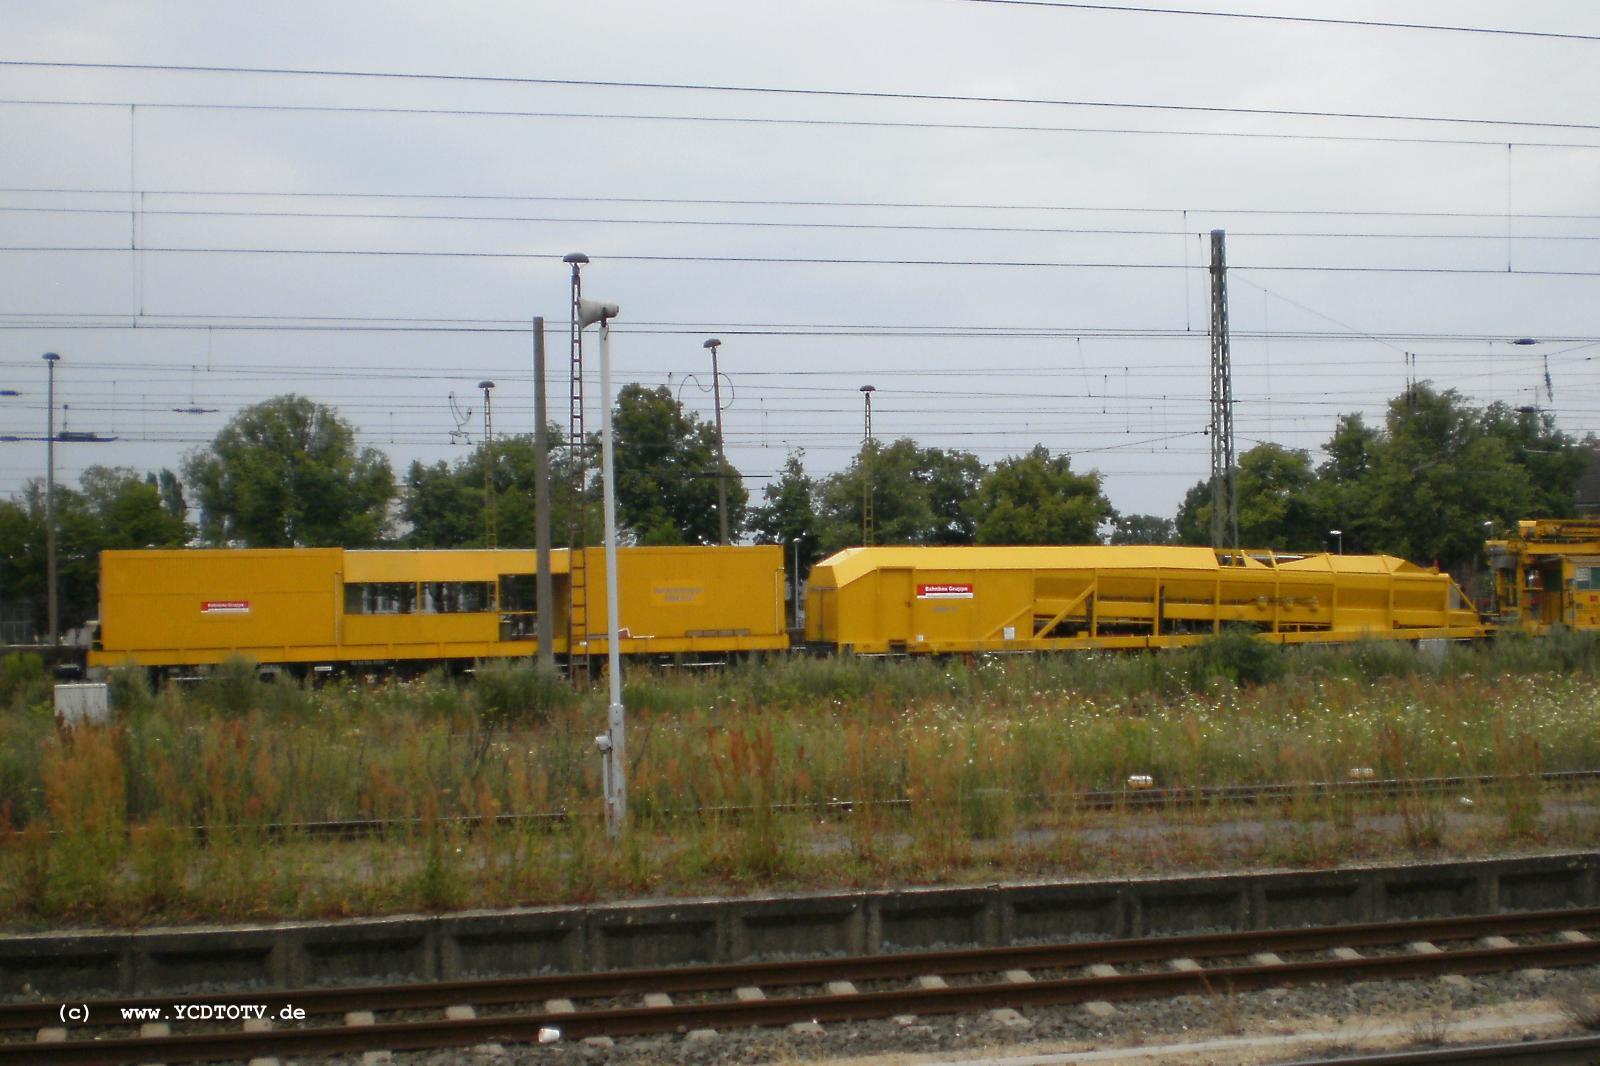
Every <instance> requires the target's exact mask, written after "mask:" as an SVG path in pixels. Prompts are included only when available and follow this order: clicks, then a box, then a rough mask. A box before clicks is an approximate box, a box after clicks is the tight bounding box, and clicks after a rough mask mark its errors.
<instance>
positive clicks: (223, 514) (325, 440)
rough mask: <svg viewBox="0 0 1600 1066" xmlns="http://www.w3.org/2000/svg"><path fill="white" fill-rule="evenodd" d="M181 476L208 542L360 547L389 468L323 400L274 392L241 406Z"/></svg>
mask: <svg viewBox="0 0 1600 1066" xmlns="http://www.w3.org/2000/svg"><path fill="white" fill-rule="evenodd" d="M184 475H185V477H187V478H188V481H189V485H190V487H191V488H192V489H193V490H194V493H195V497H196V501H197V502H198V504H199V508H200V533H201V536H202V537H204V538H205V540H207V541H208V542H210V543H212V544H236V545H241V546H245V547H266V548H287V547H304V546H323V547H332V546H344V547H366V546H369V545H373V544H377V543H379V542H380V541H381V540H382V539H383V536H384V531H385V527H386V524H387V517H388V505H389V501H390V500H391V499H393V498H394V494H395V485H394V475H393V473H392V472H391V470H390V469H389V460H388V459H387V458H386V457H385V456H384V455H383V453H382V452H379V451H378V450H377V449H375V448H358V447H357V446H356V443H355V428H354V427H353V426H351V425H350V423H348V422H346V421H344V419H342V418H340V417H339V415H338V413H337V412H335V411H334V410H333V409H332V408H330V407H324V406H323V405H321V404H317V403H313V402H312V401H311V400H308V399H306V398H305V397H303V396H294V395H288V396H278V397H275V398H273V399H270V400H266V401H264V402H262V403H258V404H256V405H255V406H253V407H247V408H245V409H244V410H243V411H240V412H239V414H237V415H236V416H234V418H233V419H232V420H231V421H230V422H229V423H228V424H227V425H226V426H224V427H223V429H222V431H221V432H220V433H218V434H217V436H216V439H215V440H213V441H212V442H211V446H210V448H208V449H201V450H196V451H193V452H191V453H189V455H188V457H187V458H186V459H185V460H184Z"/></svg>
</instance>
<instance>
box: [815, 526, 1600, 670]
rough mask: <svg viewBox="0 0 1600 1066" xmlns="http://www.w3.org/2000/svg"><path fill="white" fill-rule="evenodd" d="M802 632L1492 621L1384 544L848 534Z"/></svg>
mask: <svg viewBox="0 0 1600 1066" xmlns="http://www.w3.org/2000/svg"><path fill="white" fill-rule="evenodd" d="M1597 573H1600V572H1597ZM806 607H807V615H806V640H807V642H808V643H809V644H826V645H830V646H834V647H837V648H838V649H840V650H850V651H855V652H860V653H864V654H888V653H901V652H905V653H919V652H922V653H963V652H1024V651H1057V650H1071V649H1089V648H1124V649H1135V648H1161V647H1177V646H1182V645H1186V644H1193V643H1198V642H1200V641H1202V640H1204V639H1205V638H1206V637H1207V636H1210V635H1212V634H1214V633H1216V632H1218V631H1219V630H1220V629H1222V628H1223V627H1226V626H1233V625H1244V626H1248V627H1251V628H1253V629H1254V630H1256V631H1257V632H1258V634H1259V635H1260V636H1261V637H1263V638H1264V639H1267V640H1271V641H1275V642H1278V643H1282V644H1315V643H1343V642H1350V641H1356V640H1362V639H1367V638H1383V639H1405V640H1421V639H1430V638H1448V639H1465V638H1476V637H1482V636H1483V635H1484V632H1485V630H1484V626H1483V623H1482V622H1481V620H1480V619H1479V617H1478V613H1477V611H1475V610H1474V609H1473V608H1472V605H1471V604H1470V603H1469V602H1468V601H1467V599H1466V598H1465V597H1464V596H1463V595H1462V594H1461V590H1460V589H1459V588H1458V587H1457V586H1456V583H1455V582H1454V581H1453V580H1451V578H1450V577H1449V576H1448V575H1446V574H1441V573H1438V572H1436V571H1433V570H1430V569H1425V568H1423V567H1419V566H1416V565H1415V564H1413V563H1408V562H1406V561H1405V560H1403V559H1397V558H1394V557H1393V556H1387V555H1324V554H1316V555H1288V554H1279V553H1274V552H1269V551H1248V552H1233V551H1225V550H1215V549H1212V548H1187V547H1133V546H1084V547H912V548H849V549H846V550H844V551H841V552H838V553H836V554H834V555H832V556H829V557H828V558H827V559H824V560H822V561H821V562H820V563H818V564H817V565H816V566H815V567H814V568H813V569H812V571H811V580H810V584H809V589H808V592H807V598H806Z"/></svg>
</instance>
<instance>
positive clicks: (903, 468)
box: [817, 437, 983, 554]
mask: <svg viewBox="0 0 1600 1066" xmlns="http://www.w3.org/2000/svg"><path fill="white" fill-rule="evenodd" d="M863 471H865V473H866V477H867V480H868V482H869V484H870V485H871V486H872V507H873V530H874V533H873V541H874V542H875V543H877V544H971V543H972V541H973V537H974V535H975V533H976V531H977V522H976V520H975V519H974V517H973V514H972V510H971V501H972V499H973V498H974V497H975V496H976V494H977V490H978V485H979V484H980V483H981V482H982V480H983V464H982V463H981V462H979V460H978V457H977V456H975V455H973V454H972V453H970V452H962V451H945V450H943V449H940V448H919V447H917V444H916V442H915V441H913V440H911V439H910V438H908V437H902V438H900V439H899V440H897V441H895V442H894V443H892V444H888V445H885V444H880V443H879V442H877V441H872V442H871V443H870V444H869V445H868V446H867V448H866V449H864V450H863V451H862V453H861V454H858V455H857V456H856V459H855V461H854V462H853V463H851V464H850V466H849V467H848V468H847V469H845V470H842V471H840V472H839V473H837V474H834V475H833V476H831V477H829V478H827V479H826V480H824V481H823V482H822V484H821V485H819V486H818V488H817V517H818V522H819V531H820V534H821V539H822V548H821V550H822V553H823V554H827V553H829V552H833V551H837V550H838V549H840V548H844V547H848V546H850V545H852V544H860V543H861V505H862V492H861V487H862V477H863Z"/></svg>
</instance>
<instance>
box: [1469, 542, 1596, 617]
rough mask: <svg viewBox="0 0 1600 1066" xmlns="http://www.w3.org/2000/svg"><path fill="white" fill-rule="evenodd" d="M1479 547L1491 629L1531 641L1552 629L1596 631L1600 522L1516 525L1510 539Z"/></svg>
mask: <svg viewBox="0 0 1600 1066" xmlns="http://www.w3.org/2000/svg"><path fill="white" fill-rule="evenodd" d="M1485 547H1486V548H1487V549H1488V553H1489V570H1490V572H1491V573H1492V574H1493V575H1494V600H1493V603H1492V605H1491V607H1490V611H1489V615H1490V619H1491V620H1492V621H1493V622H1494V624H1495V625H1496V626H1498V627H1500V628H1502V629H1512V630H1520V631H1521V632H1524V633H1530V634H1534V635H1536V636H1543V635H1544V634H1546V633H1548V632H1549V631H1550V629H1551V627H1552V626H1557V625H1561V626H1566V627H1567V628H1569V629H1596V628H1600V520H1595V519H1581V518H1559V519H1557V518H1537V519H1531V520H1528V521H1522V522H1518V523H1517V533H1516V536H1513V537H1508V538H1506V539H1504V540H1491V541H1489V542H1488V543H1487V544H1486V545H1485Z"/></svg>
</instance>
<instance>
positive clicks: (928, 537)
mask: <svg viewBox="0 0 1600 1066" xmlns="http://www.w3.org/2000/svg"><path fill="white" fill-rule="evenodd" d="M613 428H614V431H615V437H616V439H615V446H616V447H615V461H616V472H617V485H616V494H617V510H618V523H619V525H620V527H621V529H622V534H623V536H624V538H625V539H626V540H628V541H629V542H632V543H638V544H714V543H716V541H717V539H718V528H719V521H718V515H717V499H718V493H717V480H718V478H719V477H725V478H726V480H727V490H728V491H727V499H728V512H729V514H728V525H729V529H730V531H731V535H732V536H733V537H734V539H736V540H754V541H756V542H758V543H772V544H784V545H787V546H790V548H791V551H792V552H793V555H794V556H798V560H799V565H800V567H801V569H802V570H804V569H805V568H807V567H809V566H810V565H811V563H813V562H815V561H816V560H817V559H819V558H822V557H823V556H825V555H827V554H829V553H831V552H833V551H836V550H838V549H840V548H844V547H849V546H852V545H856V544H860V543H862V539H863V533H864V530H863V517H864V516H863V506H864V501H865V495H864V491H863V490H864V488H865V487H867V486H870V490H871V500H872V510H873V540H874V542H875V543H878V544H927V545H938V544H1094V543H1103V542H1108V541H1109V542H1110V543H1113V544H1171V543H1183V544H1207V543H1209V540H1210V517H1211V485H1210V482H1209V481H1202V482H1199V483H1197V484H1196V485H1194V486H1193V487H1192V488H1191V489H1190V490H1189V491H1188V493H1187V494H1186V495H1185V497H1184V499H1183V501H1182V504H1181V506H1180V507H1179V508H1178V511H1177V516H1176V519H1168V518H1165V517H1162V516H1158V515H1148V514H1120V513H1118V512H1117V510H1116V509H1115V508H1113V507H1112V505H1111V502H1110V500H1109V499H1108V498H1107V497H1106V494H1105V491H1104V484H1103V479H1102V476H1101V475H1100V474H1099V473H1098V472H1097V471H1092V470H1091V471H1079V470H1074V469H1073V466H1072V460H1071V457H1070V456H1067V455H1063V454H1052V453H1051V452H1050V451H1049V449H1047V448H1046V447H1044V446H1043V445H1036V446H1035V447H1034V448H1032V449H1031V450H1030V451H1028V452H1027V453H1025V454H1023V455H1016V456H1011V457H1008V458H1006V459H1002V460H1000V461H998V462H996V463H994V464H992V465H991V464H985V463H984V462H982V461H981V460H980V459H979V458H978V457H977V456H976V455H974V454H973V453H971V452H967V451H962V450H958V449H942V448H934V447H923V446H921V445H919V444H918V443H917V442H916V441H914V440H912V439H910V438H900V439H898V440H893V441H888V442H880V441H870V442H868V443H867V444H866V446H865V447H864V448H863V449H862V450H861V451H860V452H858V453H857V455H856V456H855V457H854V458H853V459H852V461H851V462H850V464H849V465H848V466H847V467H846V468H845V469H843V470H840V471H838V472H836V473H833V474H830V475H827V476H824V477H820V478H817V477H813V476H812V475H811V474H809V473H807V471H806V468H805V456H804V453H803V452H802V451H800V450H796V451H794V452H791V453H790V454H789V455H788V457H787V459H786V460H785V462H784V464H783V467H782V469H781V470H780V471H778V472H777V474H776V476H774V477H771V478H769V479H768V481H767V484H766V486H765V488H764V489H763V490H762V494H761V498H760V500H759V501H752V499H751V497H750V493H749V491H748V490H747V488H746V487H745V485H744V478H743V477H742V475H741V474H740V473H739V471H738V470H737V469H735V468H733V467H732V465H731V464H729V465H728V466H727V467H725V468H719V466H718V462H717V448H716V436H715V430H714V428H713V427H712V426H711V425H710V424H708V423H707V422H706V421H704V420H703V419H701V418H699V417H698V416H697V415H695V414H693V413H692V412H687V411H685V410H684V409H683V407H682V405H681V404H679V403H678V402H677V401H676V400H675V399H674V398H673V396H672V394H671V392H670V390H668V389H666V388H664V387H661V388H654V389H651V388H646V387H645V386H643V385H638V384H632V385H627V386H625V387H624V388H623V389H622V390H621V392H620V393H619V395H618V398H617V404H616V407H615V409H614V414H613ZM549 434H550V442H551V451H550V466H551V501H552V529H553V531H554V537H553V539H554V542H555V543H556V544H558V545H559V544H564V543H567V542H568V540H569V530H574V529H575V527H576V526H577V524H578V523H579V516H580V515H581V516H582V518H581V521H582V524H583V526H584V528H583V529H582V530H580V531H576V532H575V534H574V535H576V536H579V537H581V539H582V540H583V541H584V542H586V543H596V542H598V539H599V526H600V493H599V481H598V469H597V468H598V466H599V447H598V444H597V442H596V441H595V440H593V439H591V440H587V441H583V442H578V444H579V446H578V447H573V444H574V442H571V441H568V440H566V439H565V437H564V435H563V434H562V433H561V432H560V430H559V428H558V427H556V426H554V425H552V426H550V427H549ZM1595 444H1596V442H1595V441H1594V440H1593V439H1589V440H1586V441H1581V442H1580V441H1577V440H1575V439H1573V438H1572V437H1570V436H1569V435H1567V434H1565V433H1562V432H1561V431H1559V430H1558V429H1557V428H1556V427H1555V424H1554V421H1553V420H1552V419H1551V418H1550V416H1549V415H1548V414H1545V413H1543V412H1539V411H1537V410H1533V409H1529V408H1511V407H1508V406H1507V405H1504V404H1491V405H1489V406H1488V407H1486V408H1481V409H1480V408H1475V407H1473V406H1471V405H1470V404H1468V403H1466V402H1465V401H1464V400H1463V399H1462V398H1461V397H1460V396H1459V395H1458V394H1456V393H1455V392H1453V391H1444V392H1440V391H1436V390H1434V389H1432V388H1431V387H1429V386H1426V385H1422V386H1418V387H1416V388H1414V389H1411V390H1409V391H1408V392H1407V393H1406V394H1404V395H1402V396H1400V397H1397V398H1395V399H1394V400H1393V401H1391V402H1390V404H1389V406H1388V411H1387V413H1386V417H1385V419H1384V421H1383V424H1382V425H1379V426H1368V425H1366V423H1365V422H1364V421H1363V420H1362V418H1361V416H1359V415H1345V416H1343V417H1341V418H1340V419H1339V420H1338V422H1337V425H1336V427H1335V429H1334V432H1333V435H1332V437H1330V438H1329V440H1328V441H1327V442H1326V443H1325V444H1324V446H1323V451H1324V453H1325V454H1326V455H1327V459H1326V460H1325V461H1324V462H1323V463H1321V465H1314V464H1313V462H1312V459H1311V456H1310V455H1309V453H1307V452H1305V451H1300V450H1295V449H1288V448H1284V447H1282V446H1281V445H1277V444H1259V445H1257V446H1255V447H1253V448H1250V449H1249V450H1247V451H1245V452H1243V453H1242V454H1241V455H1240V458H1239V462H1238V467H1237V471H1236V482H1237V487H1238V498H1239V504H1238V506H1239V532H1240V541H1241V544H1242V546H1244V547H1261V548H1276V549H1281V550H1286V551H1322V550H1330V549H1332V548H1333V547H1334V544H1333V543H1332V542H1331V540H1330V531H1331V530H1335V529H1337V530H1339V531H1340V539H1341V543H1340V545H1339V546H1340V547H1342V548H1343V550H1345V551H1349V552H1384V553H1388V554H1393V555H1399V556H1402V557H1404V558H1407V559H1412V560H1415V561H1418V562H1424V563H1427V562H1437V563H1438V564H1439V565H1441V566H1443V567H1446V568H1450V569H1453V570H1457V571H1461V570H1464V569H1467V568H1470V567H1472V566H1473V565H1475V564H1476V563H1477V562H1478V561H1479V560H1480V557H1481V548H1482V542H1483V540H1484V535H1485V532H1486V529H1485V527H1486V525H1487V526H1488V528H1491V529H1504V528H1505V527H1507V526H1508V525H1509V524H1510V523H1512V522H1514V521H1515V520H1516V519H1518V518H1523V517H1531V516H1547V517H1562V516H1567V515H1570V514H1571V513H1572V511H1573V508H1574V503H1575V490H1576V485H1577V482H1578V479H1579V478H1580V477H1581V476H1582V475H1583V473H1584V471H1585V470H1586V468H1587V465H1588V462H1589V459H1590V456H1591V454H1592V452H1593V449H1594V447H1595ZM535 481H536V475H535V454H534V445H533V439H532V435H531V434H529V435H521V436H510V437H502V438H497V439H495V440H494V441H492V442H487V443H481V442H480V444H479V445H478V446H476V447H475V448H473V449H472V451H471V452H469V453H468V454H466V455H465V456H463V457H462V458H461V459H459V460H456V461H455V462H445V461H439V462H435V463H431V464H425V463H422V462H413V463H412V464H411V465H410V467H409V468H408V469H407V470H406V472H405V474H404V476H403V477H401V478H398V479H397V478H396V476H395V474H394V471H393V469H392V468H391V466H390V463H389V460H388V458H387V456H385V455H384V454H383V453H382V452H381V451H380V450H378V449H375V448H371V447H360V446H358V445H357V443H356V436H355V430H354V427H353V426H351V425H350V423H348V422H346V421H345V420H344V419H342V418H341V417H340V416H339V415H338V413H337V412H336V411H335V410H333V409H332V408H329V407H326V406H323V405H320V404H317V403H314V402H313V401H311V400H309V399H307V398H305V397H302V396H296V395H287V396H279V397H275V398H273V399H270V400H267V401H265V402H263V403H260V404H256V405H255V406H253V407H249V408H245V409H244V410H242V411H241V412H240V413H239V414H238V415H237V416H236V417H234V418H233V419H232V420H231V421H230V422H229V423H228V425H227V426H225V427H224V428H223V430H222V431H221V432H220V433H218V434H217V436H216V438H215V439H214V440H213V441H212V442H211V444H210V445H209V446H207V447H205V448H201V449H197V450H196V451H194V452H191V453H190V454H189V455H188V456H186V457H185V459H184V461H183V463H182V477H181V478H180V477H179V476H178V475H177V474H174V473H173V472H172V471H170V470H161V471H159V472H156V473H151V474H145V475H141V474H139V473H138V472H136V471H134V470H132V469H129V468H125V467H116V468H107V467H91V468H90V469H89V470H87V471H86V472H85V473H84V475H83V477H82V480H81V484H80V488H78V489H70V488H64V487H59V486H58V488H57V498H56V508H57V512H58V514H57V518H58V558H59V561H60V562H59V569H60V575H61V576H60V590H61V592H60V597H61V617H62V620H63V624H64V625H68V626H70V625H74V624H78V623H80V622H81V621H82V620H84V619H86V618H90V617H93V615H94V613H95V611H96V609H97V607H96V604H97V595H98V593H97V580H98V556H99V552H100V551H102V550H105V549H112V548H136V547H179V546H183V545H214V546H240V547H309V546H332V545H341V546H344V547H352V548H361V547H379V546H395V547H414V548H462V547H483V546H486V545H489V544H495V545H498V546H500V547H529V546H531V545H532V543H533V537H534V532H533V530H534V525H533V493H534V485H535ZM191 503H192V504H193V512H194V516H195V517H194V521H193V522H192V523H191V521H190V517H189V516H190V511H191V507H190V504H191ZM44 541H45V537H44V488H43V485H42V483H41V482H38V481H33V482H29V483H28V485H27V486H26V487H25V488H24V490H23V491H22V493H20V494H19V495H18V496H16V497H13V498H12V499H10V500H7V501H4V502H0V545H3V546H4V548H3V553H0V599H3V600H4V601H5V602H9V603H13V604H17V603H21V604H25V605H28V606H29V607H31V608H32V609H33V610H34V611H35V613H36V615H37V616H38V617H39V618H41V619H42V617H43V613H44V602H45V589H44V583H45V578H44V573H45V561H44V551H45V548H44Z"/></svg>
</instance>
